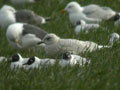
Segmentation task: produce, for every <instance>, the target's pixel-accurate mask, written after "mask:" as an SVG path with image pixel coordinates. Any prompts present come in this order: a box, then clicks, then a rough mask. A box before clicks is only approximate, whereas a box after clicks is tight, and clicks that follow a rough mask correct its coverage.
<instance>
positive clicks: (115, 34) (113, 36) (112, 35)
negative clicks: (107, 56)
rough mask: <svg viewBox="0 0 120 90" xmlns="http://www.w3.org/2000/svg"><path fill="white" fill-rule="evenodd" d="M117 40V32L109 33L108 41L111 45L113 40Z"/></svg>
mask: <svg viewBox="0 0 120 90" xmlns="http://www.w3.org/2000/svg"><path fill="white" fill-rule="evenodd" d="M119 40H120V35H119V34H118V33H112V34H111V35H110V41H109V43H110V45H111V46H113V44H114V42H116V41H119Z"/></svg>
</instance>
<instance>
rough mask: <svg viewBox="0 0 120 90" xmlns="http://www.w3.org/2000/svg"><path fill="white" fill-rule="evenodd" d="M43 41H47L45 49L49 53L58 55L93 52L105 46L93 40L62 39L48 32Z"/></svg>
mask: <svg viewBox="0 0 120 90" xmlns="http://www.w3.org/2000/svg"><path fill="white" fill-rule="evenodd" d="M42 42H43V43H45V51H46V54H48V55H56V54H59V53H64V52H71V53H73V54H80V53H84V52H92V51H95V50H97V49H100V48H103V47H104V46H103V45H98V44H96V43H94V42H91V41H80V40H76V39H60V37H58V36H56V35H55V34H47V35H46V36H45V37H44V39H43V41H42ZM106 47H107V46H106Z"/></svg>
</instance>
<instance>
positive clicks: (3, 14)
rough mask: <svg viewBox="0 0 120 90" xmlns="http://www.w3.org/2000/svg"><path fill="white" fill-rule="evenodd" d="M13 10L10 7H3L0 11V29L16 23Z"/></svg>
mask: <svg viewBox="0 0 120 90" xmlns="http://www.w3.org/2000/svg"><path fill="white" fill-rule="evenodd" d="M15 12H16V11H15V9H14V8H12V7H9V6H7V5H4V6H3V7H2V8H1V9H0V25H1V27H2V28H7V27H8V26H9V25H10V24H13V23H15V22H16V19H15V16H14V13H15Z"/></svg>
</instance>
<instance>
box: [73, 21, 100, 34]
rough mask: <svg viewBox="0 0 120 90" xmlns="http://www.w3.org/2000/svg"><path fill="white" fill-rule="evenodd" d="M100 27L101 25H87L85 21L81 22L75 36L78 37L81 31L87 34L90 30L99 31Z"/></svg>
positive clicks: (76, 27)
mask: <svg viewBox="0 0 120 90" xmlns="http://www.w3.org/2000/svg"><path fill="white" fill-rule="evenodd" d="M99 27H100V25H99V24H87V23H86V22H85V21H83V20H80V21H78V22H77V23H76V26H75V34H76V35H78V34H79V33H80V32H81V31H85V33H88V32H89V30H90V29H93V28H94V29H97V28H99Z"/></svg>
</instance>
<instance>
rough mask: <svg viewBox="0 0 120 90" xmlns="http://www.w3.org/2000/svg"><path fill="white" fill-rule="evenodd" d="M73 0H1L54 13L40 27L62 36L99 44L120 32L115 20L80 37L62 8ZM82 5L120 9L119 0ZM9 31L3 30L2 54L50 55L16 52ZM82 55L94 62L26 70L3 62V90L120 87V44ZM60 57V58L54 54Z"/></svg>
mask: <svg viewBox="0 0 120 90" xmlns="http://www.w3.org/2000/svg"><path fill="white" fill-rule="evenodd" d="M70 1H72V0H40V2H39V3H35V4H26V5H25V6H15V5H12V4H11V3H10V2H9V1H7V0H0V6H2V5H4V4H9V5H12V6H14V7H15V8H16V9H18V10H20V9H26V8H27V9H31V10H33V11H34V12H36V13H37V14H39V15H42V16H50V17H51V18H52V20H51V21H50V22H49V23H47V24H46V25H41V26H40V27H41V28H43V29H44V30H46V31H47V32H49V33H55V34H57V35H58V36H60V37H62V38H76V39H79V40H90V41H94V42H96V43H98V44H104V45H107V44H108V41H109V36H110V34H111V33H112V32H117V33H119V34H120V30H119V29H120V27H114V26H113V23H107V22H106V23H104V22H103V23H101V25H102V27H104V28H106V29H105V30H103V29H102V28H100V29H98V30H97V31H92V32H90V33H88V34H84V33H81V34H80V35H78V36H76V35H75V34H74V27H73V26H72V25H71V24H70V22H69V20H68V14H67V13H66V14H61V13H60V10H61V9H63V8H64V7H65V5H66V4H67V3H68V2H70ZM77 1H78V2H79V3H80V4H81V5H82V6H84V5H87V4H91V3H94V4H99V5H102V6H109V7H111V8H113V10H116V11H120V5H119V3H120V1H119V0H77ZM5 32H6V31H5V30H4V29H0V55H1V56H2V55H3V56H6V57H10V56H11V55H13V54H15V53H17V52H19V53H20V54H21V55H22V56H23V57H31V56H34V55H36V56H38V57H40V58H46V57H48V56H47V55H46V54H45V52H44V51H43V50H40V51H16V50H15V49H13V48H11V47H10V46H9V44H8V42H7V39H6V33H5ZM82 56H85V57H87V58H90V59H91V64H90V65H89V66H86V67H78V66H75V67H69V66H68V67H66V68H61V67H59V66H58V65H55V66H53V67H49V68H43V69H41V70H38V69H35V70H29V71H25V70H23V69H20V70H17V71H11V69H10V64H9V63H6V62H2V63H0V90H120V79H119V77H120V60H119V59H120V47H119V45H116V46H114V47H113V48H111V49H102V50H99V51H95V52H92V53H86V54H84V55H82ZM51 58H60V57H56V56H54V57H51Z"/></svg>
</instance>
